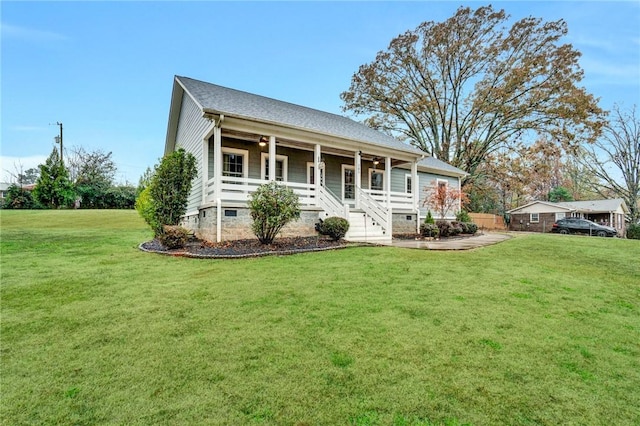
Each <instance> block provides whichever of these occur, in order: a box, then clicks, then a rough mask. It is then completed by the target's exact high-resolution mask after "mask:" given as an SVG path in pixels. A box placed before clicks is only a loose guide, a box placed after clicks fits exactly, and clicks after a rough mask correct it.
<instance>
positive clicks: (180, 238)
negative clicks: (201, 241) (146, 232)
mask: <svg viewBox="0 0 640 426" xmlns="http://www.w3.org/2000/svg"><path fill="white" fill-rule="evenodd" d="M188 240H189V231H188V230H186V229H184V228H183V227H182V226H174V225H165V226H163V227H162V232H161V233H160V234H159V235H158V241H160V242H161V243H162V245H163V246H165V247H166V248H168V249H178V248H182V247H184V246H185V244H187V241H188Z"/></svg>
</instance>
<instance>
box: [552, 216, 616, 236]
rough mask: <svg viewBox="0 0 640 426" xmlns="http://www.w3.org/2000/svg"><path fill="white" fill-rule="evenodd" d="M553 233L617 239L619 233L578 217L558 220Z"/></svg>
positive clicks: (608, 227)
mask: <svg viewBox="0 0 640 426" xmlns="http://www.w3.org/2000/svg"><path fill="white" fill-rule="evenodd" d="M551 232H557V233H559V234H586V235H595V236H598V237H615V236H616V235H618V232H617V231H616V230H615V228H612V227H610V226H604V225H599V224H597V223H595V222H592V221H590V220H587V219H579V218H577V217H565V218H564V219H560V220H557V221H556V223H554V224H553V227H552V228H551Z"/></svg>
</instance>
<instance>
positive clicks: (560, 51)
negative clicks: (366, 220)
mask: <svg viewBox="0 0 640 426" xmlns="http://www.w3.org/2000/svg"><path fill="white" fill-rule="evenodd" d="M508 20H509V16H508V15H507V14H506V13H505V11H504V10H494V9H493V8H492V7H491V6H484V7H480V8H478V9H476V10H472V9H470V8H468V7H461V8H459V9H458V11H457V12H456V13H455V15H454V16H452V17H451V18H449V19H447V20H446V21H444V22H432V21H430V22H424V23H422V24H420V25H419V26H418V27H417V28H416V29H415V30H410V31H407V32H405V33H404V34H401V35H399V36H398V37H396V38H394V39H393V40H392V41H391V43H390V44H389V47H388V48H387V49H386V50H384V51H380V52H379V53H378V54H377V56H376V59H375V60H374V61H373V62H371V63H369V64H365V65H362V66H361V67H360V69H359V70H358V72H357V73H355V74H354V76H353V77H352V80H351V86H350V88H349V90H347V91H345V92H343V93H342V95H341V98H342V100H343V101H344V106H343V109H344V110H345V111H351V112H353V113H355V114H356V115H363V116H366V117H367V118H366V120H365V122H366V123H367V124H369V125H370V126H372V127H374V128H376V129H379V130H382V131H386V132H387V133H389V134H392V135H394V136H396V137H399V138H401V139H403V140H405V141H407V142H409V143H411V144H412V145H414V146H416V147H418V148H420V149H422V150H424V151H425V152H427V153H428V154H430V155H432V156H434V157H436V158H438V159H440V160H443V161H446V162H449V163H451V164H453V165H454V166H456V167H459V168H462V169H463V170H465V171H467V172H469V173H471V175H472V176H471V177H472V178H473V177H474V175H475V172H476V169H477V168H478V167H479V166H480V165H481V164H482V163H483V161H485V159H486V156H487V155H488V154H490V153H492V152H494V151H495V150H496V149H498V148H500V147H515V146H517V145H518V144H520V143H528V141H529V140H530V137H531V136H532V134H536V135H540V136H542V135H547V137H548V138H549V140H552V141H559V143H561V144H563V145H565V146H566V147H567V148H571V147H574V146H575V145H577V144H579V143H581V142H582V141H593V140H595V139H596V137H597V136H598V134H599V132H600V129H601V127H602V125H603V120H602V115H603V111H602V110H601V109H600V108H599V107H598V104H597V99H595V98H594V97H593V96H592V95H590V94H589V93H587V92H586V90H585V89H584V88H583V87H580V86H579V85H578V84H579V83H580V81H581V80H582V77H583V71H582V69H581V68H580V66H579V63H578V59H579V57H580V53H579V52H578V51H576V50H575V49H573V47H572V46H571V45H570V44H561V39H562V37H564V36H565V35H566V34H567V25H566V23H565V22H564V21H563V20H558V21H553V22H543V21H542V20H541V19H538V18H534V17H528V18H524V19H521V20H519V21H517V22H515V23H514V24H513V25H511V26H510V27H508V26H507V23H508Z"/></svg>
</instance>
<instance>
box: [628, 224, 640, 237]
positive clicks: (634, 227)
mask: <svg viewBox="0 0 640 426" xmlns="http://www.w3.org/2000/svg"><path fill="white" fill-rule="evenodd" d="M627 238H629V239H632V240H640V224H632V223H631V224H629V225H628V226H627Z"/></svg>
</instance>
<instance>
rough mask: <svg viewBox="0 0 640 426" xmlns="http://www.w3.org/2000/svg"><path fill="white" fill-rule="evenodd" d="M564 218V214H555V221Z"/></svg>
mask: <svg viewBox="0 0 640 426" xmlns="http://www.w3.org/2000/svg"><path fill="white" fill-rule="evenodd" d="M566 216H567V214H566V213H556V220H560V219H564V218H565V217H566Z"/></svg>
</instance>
